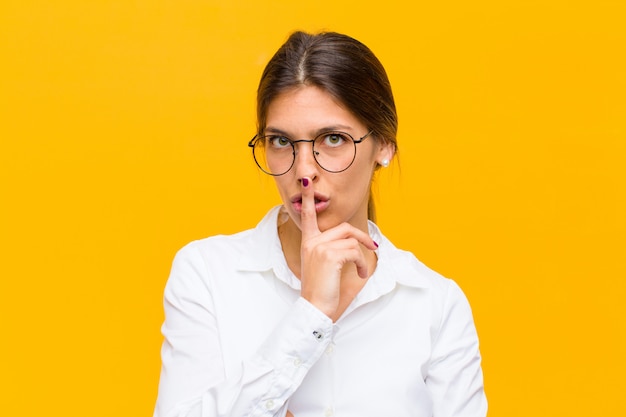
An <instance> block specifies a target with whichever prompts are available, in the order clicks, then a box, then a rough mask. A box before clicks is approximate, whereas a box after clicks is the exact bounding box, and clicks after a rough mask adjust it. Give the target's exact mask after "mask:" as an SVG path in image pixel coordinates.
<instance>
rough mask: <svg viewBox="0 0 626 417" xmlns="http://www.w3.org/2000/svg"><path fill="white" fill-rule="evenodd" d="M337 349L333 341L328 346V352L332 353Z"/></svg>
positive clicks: (328, 353)
mask: <svg viewBox="0 0 626 417" xmlns="http://www.w3.org/2000/svg"><path fill="white" fill-rule="evenodd" d="M334 350H335V347H334V346H333V344H332V343H331V344H330V345H328V347H327V348H326V354H327V355H330V354H331V353H333V351H334Z"/></svg>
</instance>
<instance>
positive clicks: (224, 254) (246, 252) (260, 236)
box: [176, 209, 278, 260]
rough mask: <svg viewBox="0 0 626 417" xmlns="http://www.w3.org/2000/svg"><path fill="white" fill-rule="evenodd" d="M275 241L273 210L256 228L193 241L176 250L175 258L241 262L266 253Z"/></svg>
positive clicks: (276, 236) (276, 237)
mask: <svg viewBox="0 0 626 417" xmlns="http://www.w3.org/2000/svg"><path fill="white" fill-rule="evenodd" d="M277 239H278V235H277V232H276V214H275V209H272V210H270V212H268V213H267V215H266V216H265V217H264V218H263V219H262V220H261V221H260V222H259V223H258V224H257V225H256V227H254V228H251V229H247V230H243V231H240V232H237V233H233V234H218V235H213V236H208V237H205V238H202V239H197V240H193V241H191V242H189V243H187V244H186V245H185V246H183V247H182V248H181V249H179V250H178V252H177V254H176V258H181V257H182V258H189V257H191V258H193V257H198V256H200V257H202V258H205V259H207V258H210V259H213V260H216V259H218V260H219V259H222V260H225V259H231V258H236V259H239V260H243V259H247V258H250V257H257V256H259V254H260V253H264V252H266V251H267V250H268V247H271V246H273V245H274V243H273V242H274V241H276V240H277Z"/></svg>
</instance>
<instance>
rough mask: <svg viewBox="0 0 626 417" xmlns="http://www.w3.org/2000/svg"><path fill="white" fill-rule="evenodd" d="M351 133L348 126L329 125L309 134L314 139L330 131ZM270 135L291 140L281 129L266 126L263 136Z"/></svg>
mask: <svg viewBox="0 0 626 417" xmlns="http://www.w3.org/2000/svg"><path fill="white" fill-rule="evenodd" d="M346 130H348V131H351V130H352V128H351V127H350V126H347V125H342V124H334V125H329V126H324V127H320V128H318V129H317V130H314V131H313V132H312V133H311V134H312V135H313V137H316V136H318V135H320V134H322V133H325V132H332V131H346ZM268 132H269V133H272V134H276V135H282V136H285V137H288V138H291V137H292V136H291V135H289V134H288V133H287V132H286V131H284V130H282V129H278V128H276V127H272V126H268V127H266V128H265V134H267V133H268Z"/></svg>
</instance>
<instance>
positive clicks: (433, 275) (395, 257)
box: [383, 237, 458, 297]
mask: <svg viewBox="0 0 626 417" xmlns="http://www.w3.org/2000/svg"><path fill="white" fill-rule="evenodd" d="M383 241H384V244H385V246H384V247H385V253H384V255H385V256H384V258H383V259H384V261H385V264H386V267H387V268H389V269H390V270H391V271H392V274H393V275H394V276H395V278H396V281H397V282H398V283H399V284H402V285H406V286H410V287H415V288H426V289H429V290H430V292H431V293H432V294H433V295H435V294H439V295H441V296H444V297H445V296H446V295H447V294H448V293H449V291H451V290H452V291H456V289H457V288H458V285H457V284H456V282H455V281H454V280H453V279H451V278H449V277H446V276H444V275H442V274H441V273H439V272H437V271H436V270H434V269H432V268H431V267H430V266H428V265H426V264H425V263H424V262H422V261H421V260H420V259H419V258H418V257H417V256H415V254H414V253H413V252H411V251H408V250H404V249H400V248H397V247H396V246H395V245H394V244H393V243H391V242H390V241H389V240H388V239H387V238H385V237H383Z"/></svg>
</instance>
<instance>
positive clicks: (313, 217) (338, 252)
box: [300, 178, 377, 318]
mask: <svg viewBox="0 0 626 417" xmlns="http://www.w3.org/2000/svg"><path fill="white" fill-rule="evenodd" d="M300 227H301V230H302V244H301V247H300V258H301V262H302V263H301V265H302V271H301V276H300V280H301V282H302V296H303V297H304V298H305V299H307V300H308V301H309V302H310V303H311V304H313V305H314V306H316V307H317V308H319V309H320V310H321V311H322V312H324V314H326V315H327V316H329V317H331V318H333V317H334V316H335V314H336V312H337V309H338V307H339V295H340V294H339V289H340V283H341V274H342V271H343V268H344V266H345V265H346V264H349V263H354V264H355V265H356V271H357V273H358V275H359V276H360V277H361V278H367V277H368V276H369V275H368V268H367V262H366V258H365V255H364V254H363V251H362V249H361V245H363V246H365V247H366V248H367V249H370V250H375V249H376V247H377V246H376V243H374V241H373V240H372V238H371V237H370V236H369V235H368V234H367V233H365V232H363V231H362V230H359V229H357V228H356V227H354V226H352V225H350V224H348V223H342V224H340V225H338V226H335V227H333V228H331V229H328V230H326V231H324V232H321V231H320V229H319V227H318V225H317V213H316V212H315V197H314V191H313V186H312V182H311V180H310V179H308V178H303V179H302V210H301V214H300Z"/></svg>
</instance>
